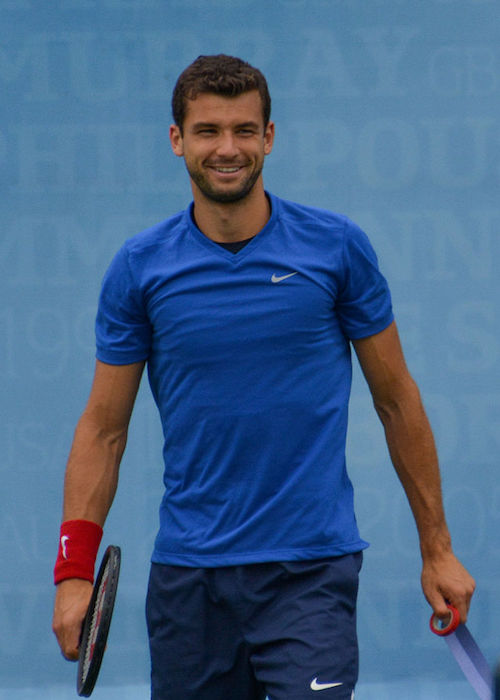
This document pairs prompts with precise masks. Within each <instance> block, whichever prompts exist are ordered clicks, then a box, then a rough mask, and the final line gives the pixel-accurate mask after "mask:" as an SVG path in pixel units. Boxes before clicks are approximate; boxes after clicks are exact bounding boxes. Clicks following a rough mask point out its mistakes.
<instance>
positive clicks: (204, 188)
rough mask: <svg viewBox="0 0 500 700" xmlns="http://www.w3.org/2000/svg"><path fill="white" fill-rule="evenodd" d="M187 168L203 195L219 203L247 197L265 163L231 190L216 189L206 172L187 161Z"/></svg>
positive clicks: (228, 202)
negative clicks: (189, 164) (193, 166)
mask: <svg viewBox="0 0 500 700" xmlns="http://www.w3.org/2000/svg"><path fill="white" fill-rule="evenodd" d="M186 168H187V171H188V173H189V177H190V178H191V180H192V181H193V182H194V183H195V185H196V186H197V187H198V189H199V190H200V191H201V193H202V194H203V195H205V197H206V198H207V199H210V200H211V201H212V202H218V203H219V204H231V203H234V202H239V201H241V200H242V199H244V198H245V197H247V196H248V195H249V194H250V192H251V191H252V189H253V188H254V185H255V183H256V182H257V180H258V179H259V177H260V174H261V172H262V168H263V164H262V165H260V167H257V168H256V169H255V170H254V171H253V172H252V173H251V174H250V175H249V176H248V177H247V178H246V180H244V181H243V182H242V183H241V185H240V186H239V187H238V188H237V189H234V190H229V189H222V188H221V189H216V188H215V187H213V186H212V184H211V183H210V182H209V180H208V178H206V177H205V176H204V174H203V173H202V172H201V171H200V170H197V169H195V168H190V167H189V166H188V164H187V163H186Z"/></svg>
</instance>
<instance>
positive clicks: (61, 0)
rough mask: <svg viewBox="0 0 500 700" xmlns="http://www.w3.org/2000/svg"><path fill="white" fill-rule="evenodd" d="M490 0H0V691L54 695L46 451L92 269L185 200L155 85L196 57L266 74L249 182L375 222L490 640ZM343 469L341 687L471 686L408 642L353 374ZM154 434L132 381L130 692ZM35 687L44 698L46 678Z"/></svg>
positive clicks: (59, 467) (136, 679)
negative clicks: (346, 549)
mask: <svg viewBox="0 0 500 700" xmlns="http://www.w3.org/2000/svg"><path fill="white" fill-rule="evenodd" d="M499 10H500V7H499V2H498V0H417V1H416V2H410V1H409V0H408V1H405V0H252V1H250V0H0V13H1V15H0V94H1V99H0V115H1V123H0V163H1V174H0V188H1V195H0V197H1V198H0V202H1V210H2V216H1V233H0V283H1V285H2V300H3V301H2V305H1V308H0V328H1V333H0V373H1V377H2V384H1V386H2V391H1V395H0V410H1V418H2V420H1V422H0V436H1V437H0V445H1V470H2V496H1V510H0V524H1V526H0V533H1V534H0V537H1V562H2V566H1V567H0V698H2V699H3V698H9V700H12V699H14V700H15V699H16V698H19V700H21V699H22V700H24V699H26V698H39V697H41V695H40V693H41V692H42V694H43V697H44V698H47V699H49V700H50V699H51V698H54V699H56V698H57V699H59V698H70V697H73V695H74V675H75V670H76V669H75V666H73V665H71V664H68V663H66V662H64V661H63V660H62V658H61V657H60V655H59V653H58V649H57V646H56V642H55V639H54V638H53V636H52V633H51V631H50V621H51V614H52V601H53V587H52V584H51V577H52V567H53V561H54V557H55V553H56V547H57V537H58V526H59V521H60V514H61V493H62V479H63V473H64V467H65V460H66V456H67V453H68V450H69V446H70V443H71V439H72V433H73V429H74V425H75V423H76V420H77V418H78V416H79V414H80V412H81V410H82V408H83V405H84V403H85V401H86V398H87V395H88V390H89V385H90V380H91V376H92V370H93V363H94V359H93V357H94V346H93V320H94V314H95V306H96V298H97V294H98V289H99V285H100V280H101V277H102V274H103V272H104V270H105V268H106V266H107V264H108V262H109V260H110V258H111V256H112V255H113V253H114V252H115V250H116V249H117V248H118V247H119V245H120V244H121V242H122V241H123V240H124V239H125V238H126V237H128V236H130V235H132V234H134V233H136V232H138V231H139V230H141V229H143V228H145V227H147V226H149V225H151V224H153V223H156V222H157V221H159V220H161V219H163V218H165V217H166V216H168V215H169V214H171V213H174V212H176V211H177V210H179V209H181V208H183V207H184V206H185V205H186V203H187V202H188V201H189V200H190V190H189V185H188V181H187V176H186V174H185V171H184V167H183V164H182V162H181V161H179V160H178V159H176V158H174V156H173V155H172V154H171V152H170V147H169V143H168V126H169V123H170V119H171V117H170V107H169V101H170V94H171V91H172V88H173V85H174V82H175V80H176V78H177V76H178V74H179V72H180V71H181V70H182V69H183V68H184V67H185V66H186V65H187V64H188V63H190V62H191V61H192V60H193V59H194V58H195V57H196V56H198V55H199V54H201V53H219V52H225V53H232V54H236V55H239V56H241V57H243V58H245V59H246V60H249V61H250V62H251V63H253V64H255V65H256V66H258V67H259V68H261V69H262V70H263V72H264V73H265V74H266V76H267V77H268V80H269V84H270V88H271V93H272V96H273V117H274V120H275V121H276V125H277V127H276V128H277V138H276V145H275V149H274V152H273V154H272V155H271V156H270V157H269V158H268V159H267V162H266V167H265V183H266V186H267V188H268V189H270V190H272V191H274V192H275V193H276V194H278V195H280V196H283V197H286V198H288V199H295V200H298V201H301V202H304V203H307V204H311V205H319V206H323V207H326V208H331V209H335V210H337V211H341V212H343V213H346V214H348V215H349V216H351V217H352V218H354V219H355V220H356V221H357V222H358V223H359V224H360V225H361V226H362V227H363V228H364V229H365V230H366V231H367V232H368V234H369V236H370V238H371V240H372V242H373V244H374V246H375V248H376V250H377V252H378V255H379V259H380V264H381V267H382V269H383V271H384V272H385V274H386V276H387V277H388V279H389V282H390V284H391V288H392V292H393V297H394V304H395V311H396V316H397V319H398V323H399V326H400V329H401V334H402V337H403V342H404V346H405V351H406V355H407V359H408V363H409V365H410V368H411V370H412V372H413V374H414V376H415V378H416V379H417V381H418V383H419V385H420V388H421V390H422V393H423V396H424V401H425V403H426V406H427V409H428V413H429V415H430V418H431V421H432V423H433V426H434V430H435V435H436V440H437V443H438V447H439V452H440V457H441V465H442V473H443V486H444V493H445V502H446V508H447V515H448V520H449V525H450V528H451V531H452V535H453V538H454V545H455V548H456V551H457V553H458V555H459V556H460V557H461V558H462V559H463V561H464V563H465V564H466V565H467V566H468V567H469V569H470V570H471V572H472V573H473V575H474V576H475V577H476V579H477V584H478V588H477V593H476V596H475V599H474V602H473V606H472V610H471V616H470V629H471V631H472V632H473V633H474V634H475V636H476V637H477V638H478V640H479V642H480V645H481V647H482V649H483V651H484V653H485V654H486V656H487V658H488V660H489V661H490V662H491V663H493V662H494V661H495V660H496V658H497V655H498V654H499V653H500V634H499V632H498V630H499V628H500V605H499V602H498V598H499V574H500V545H499V537H498V535H499V531H500V482H499V479H498V465H499V453H500V381H499V380H500V372H499V360H500V311H499V301H500V281H499V274H498V259H499V254H500V242H499V241H500V236H499V225H500V201H499V180H500V168H499V162H500V161H499V154H500V141H499V136H498V133H499V132H498V115H499V109H500V24H499V22H500V13H499ZM348 458H349V464H350V474H351V477H352V479H353V481H354V484H355V488H356V494H357V498H356V505H357V511H358V520H359V523H360V527H361V530H362V534H363V535H364V537H365V538H367V539H368V540H369V541H371V543H372V547H371V548H370V549H369V550H368V552H367V553H366V557H365V566H364V573H363V577H362V586H361V593H360V607H359V630H360V644H361V653H362V661H361V677H360V685H359V690H358V693H357V697H359V698H360V700H368V699H371V698H376V700H384V698H389V697H400V698H422V700H423V699H424V698H425V700H429V699H431V700H432V699H433V698H440V699H441V700H443V699H444V698H452V699H453V700H457V698H473V697H474V694H473V692H472V690H471V689H470V688H468V686H467V685H466V684H465V683H464V682H463V681H462V679H461V677H460V672H459V670H458V667H456V665H455V663H454V661H453V660H452V658H451V656H450V655H449V652H448V650H447V647H446V645H445V644H444V642H443V641H442V640H440V639H438V638H437V637H435V636H434V635H431V634H430V633H429V632H428V618H429V608H428V606H427V604H426V603H425V601H424V600H423V597H422V595H421V592H420V585H419V573H420V570H419V569H420V566H419V554H418V547H417V539H416V534H415V527H414V525H413V521H412V518H411V516H410V513H409V508H408V506H407V503H406V500H405V498H404V495H403V493H402V490H401V488H400V486H399V484H398V482H397V479H396V477H395V476H394V473H393V471H392V467H391V466H390V463H389V460H388V455H387V450H386V447H385V443H384V439H383V435H382V430H381V427H380V425H379V423H378V420H377V418H376V417H375V414H374V411H373V409H372V407H371V401H370V398H369V395H368V394H367V390H366V388H365V385H364V381H363V380H362V378H361V377H360V375H359V372H357V373H356V375H355V382H354V388H353V397H352V403H351V429H350V434H349V454H348ZM161 472H162V465H161V439H160V430H159V421H158V419H157V416H156V409H155V408H154V406H153V403H152V399H151V398H150V396H149V391H148V387H147V386H143V387H142V388H141V392H140V396H139V399H138V402H137V406H136V409H135V413H134V417H133V421H132V426H131V431H130V438H129V447H128V451H127V453H126V457H125V459H124V462H123V466H122V474H121V482H120V488H119V492H118V496H117V499H116V502H115V505H114V507H113V510H112V513H111V515H110V518H109V520H108V524H107V527H106V532H105V537H104V543H110V542H116V543H119V544H121V546H122V548H123V555H124V561H123V569H122V578H121V584H120V595H119V598H118V602H117V607H116V615H115V619H114V622H113V627H112V630H111V635H110V641H109V645H108V652H107V656H106V658H105V662H104V666H103V669H102V674H101V678H100V682H99V686H98V688H97V690H96V691H95V694H94V696H95V698H96V700H98V699H99V698H106V699H109V698H120V700H123V699H125V700H126V699H127V698H133V699H134V700H137V699H140V698H147V697H148V673H149V669H148V653H147V640H146V634H145V630H144V622H143V599H144V592H145V586H146V579H147V569H148V558H149V554H150V551H151V546H152V538H153V536H154V532H155V529H156V523H157V507H158V503H159V498H160V493H161ZM40 688H41V689H42V690H40Z"/></svg>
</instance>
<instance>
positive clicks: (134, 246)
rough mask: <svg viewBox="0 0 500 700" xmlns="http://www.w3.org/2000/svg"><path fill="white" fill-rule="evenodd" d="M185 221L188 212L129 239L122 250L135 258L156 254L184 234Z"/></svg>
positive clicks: (180, 213) (172, 217) (178, 214)
mask: <svg viewBox="0 0 500 700" xmlns="http://www.w3.org/2000/svg"><path fill="white" fill-rule="evenodd" d="M185 221H186V211H181V212H179V213H177V214H174V215H173V216H170V217H169V218H168V219H164V220H163V221H160V222H159V223H157V224H155V225H153V226H150V227H148V228H146V229H144V230H143V231H140V232H139V233H136V234H135V235H134V236H132V237H131V238H128V239H127V240H126V241H125V243H124V244H123V245H122V248H121V249H122V250H123V251H125V252H126V253H127V254H128V255H131V256H134V257H135V256H142V255H147V254H148V253H154V252H156V250H157V249H158V248H159V247H162V246H168V245H169V244H170V245H171V244H172V243H173V242H174V241H175V239H176V238H177V237H178V236H179V235H181V234H182V232H183V231H184V230H185V228H186V224H185Z"/></svg>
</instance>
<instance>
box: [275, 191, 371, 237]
mask: <svg viewBox="0 0 500 700" xmlns="http://www.w3.org/2000/svg"><path fill="white" fill-rule="evenodd" d="M271 199H272V202H273V206H276V208H277V210H278V218H279V219H280V220H281V221H282V222H283V223H284V224H287V225H291V226H294V225H295V226H297V227H300V228H304V227H306V228H310V229H312V230H315V231H317V232H320V231H324V232H325V233H327V234H330V235H332V234H335V235H336V236H339V237H340V238H354V239H359V238H361V239H365V238H366V234H365V233H364V232H363V231H362V229H361V228H360V227H359V226H358V225H357V224H356V223H355V222H354V221H353V220H352V219H350V218H349V217H348V216H346V215H345V214H343V213H340V212H337V211H333V210H330V209H323V208H321V207H313V206H309V205H305V204H299V203H297V202H292V201H290V200H287V199H282V198H281V197H276V196H274V195H272V196H271Z"/></svg>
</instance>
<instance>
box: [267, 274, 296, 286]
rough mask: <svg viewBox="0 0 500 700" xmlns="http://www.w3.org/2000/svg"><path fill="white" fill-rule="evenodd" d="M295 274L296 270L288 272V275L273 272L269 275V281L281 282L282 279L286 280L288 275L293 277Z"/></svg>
mask: <svg viewBox="0 0 500 700" xmlns="http://www.w3.org/2000/svg"><path fill="white" fill-rule="evenodd" d="M297 274H298V272H290V274H289V275H280V276H279V275H277V274H276V273H275V274H273V276H272V277H271V282H274V283H275V284H276V282H283V280H287V279H288V278H289V277H293V276H294V275H297Z"/></svg>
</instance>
